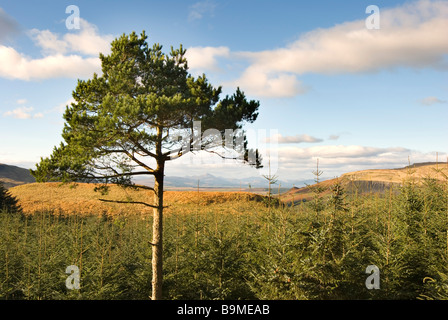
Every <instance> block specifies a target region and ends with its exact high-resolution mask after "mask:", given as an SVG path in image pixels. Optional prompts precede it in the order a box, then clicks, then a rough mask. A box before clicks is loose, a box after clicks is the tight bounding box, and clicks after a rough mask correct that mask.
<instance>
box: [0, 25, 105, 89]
mask: <svg viewBox="0 0 448 320" xmlns="http://www.w3.org/2000/svg"><path fill="white" fill-rule="evenodd" d="M80 22H81V29H80V30H79V31H78V30H77V31H76V32H72V33H66V34H65V35H64V36H63V37H60V36H59V35H58V34H55V33H52V32H51V31H49V30H37V29H32V30H31V31H29V32H28V34H29V36H30V37H31V38H32V39H33V40H34V42H35V44H36V45H37V46H38V47H40V48H41V49H42V53H43V55H44V56H43V57H42V58H31V57H28V56H26V55H24V54H22V53H19V52H17V51H16V50H15V49H14V48H12V47H8V46H3V45H0V61H2V63H1V64H0V77H4V78H9V79H20V80H35V79H48V78H83V77H89V76H91V75H92V74H93V73H94V72H97V73H99V72H100V71H101V62H100V60H99V58H98V56H99V52H102V53H104V54H108V53H109V52H110V42H111V41H112V40H113V37H112V36H111V35H99V34H98V30H97V28H96V26H95V25H93V24H91V23H89V22H87V21H85V20H83V19H81V21H80Z"/></svg>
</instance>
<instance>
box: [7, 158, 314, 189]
mask: <svg viewBox="0 0 448 320" xmlns="http://www.w3.org/2000/svg"><path fill="white" fill-rule="evenodd" d="M0 181H1V182H3V184H4V185H5V187H6V188H12V187H15V186H18V185H22V184H26V183H33V182H36V180H35V179H34V177H33V176H32V175H31V174H30V171H29V170H28V169H24V168H20V167H16V166H12V165H6V164H0ZM312 182H313V181H312V180H303V181H277V184H275V187H273V188H277V187H278V186H279V184H280V186H281V188H282V189H284V188H288V189H290V188H292V187H293V186H304V185H305V183H312ZM136 183H140V184H146V185H152V184H153V183H154V181H153V179H151V178H149V179H148V178H137V179H136ZM198 183H199V187H200V188H231V189H235V188H241V189H245V190H247V189H249V188H254V189H255V188H267V187H268V182H267V180H266V179H264V178H263V177H261V176H258V177H250V178H241V179H230V178H224V177H217V176H214V175H212V174H208V173H207V174H203V175H198V176H186V177H176V176H166V177H165V186H166V187H167V188H169V189H173V188H174V189H175V188H197V187H198Z"/></svg>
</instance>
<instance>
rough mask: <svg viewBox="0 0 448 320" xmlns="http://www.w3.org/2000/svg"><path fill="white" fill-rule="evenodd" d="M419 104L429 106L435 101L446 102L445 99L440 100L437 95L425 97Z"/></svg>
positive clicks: (435, 102)
mask: <svg viewBox="0 0 448 320" xmlns="http://www.w3.org/2000/svg"><path fill="white" fill-rule="evenodd" d="M419 102H420V104H422V105H424V106H431V105H433V104H437V103H446V102H447V101H446V100H441V99H439V98H437V97H426V98H424V99H422V100H420V101H419Z"/></svg>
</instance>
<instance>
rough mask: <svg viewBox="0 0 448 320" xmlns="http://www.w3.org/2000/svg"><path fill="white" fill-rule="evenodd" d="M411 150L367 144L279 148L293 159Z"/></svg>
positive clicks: (399, 152)
mask: <svg viewBox="0 0 448 320" xmlns="http://www.w3.org/2000/svg"><path fill="white" fill-rule="evenodd" d="M410 152H411V150H409V149H406V148H401V147H396V148H377V147H365V146H357V145H352V146H344V145H338V146H333V145H327V146H314V147H309V148H299V147H284V148H280V149H279V155H280V158H282V159H284V160H288V159H289V160H291V159H311V158H327V159H336V158H344V159H346V158H363V157H383V156H388V155H392V154H406V155H407V154H409V153H410ZM406 157H407V156H406Z"/></svg>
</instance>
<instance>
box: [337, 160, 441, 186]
mask: <svg viewBox="0 0 448 320" xmlns="http://www.w3.org/2000/svg"><path fill="white" fill-rule="evenodd" d="M437 170H440V171H441V172H442V173H444V174H446V175H448V165H447V164H438V165H436V164H431V165H423V166H417V167H415V168H400V169H374V170H363V171H354V172H350V173H345V174H343V175H342V176H341V178H347V179H349V180H350V179H353V180H365V181H382V182H392V183H403V181H405V180H407V179H410V180H414V181H415V182H416V183H422V181H423V179H424V178H428V177H430V178H434V179H437V180H445V177H444V176H443V174H442V173H437Z"/></svg>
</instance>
